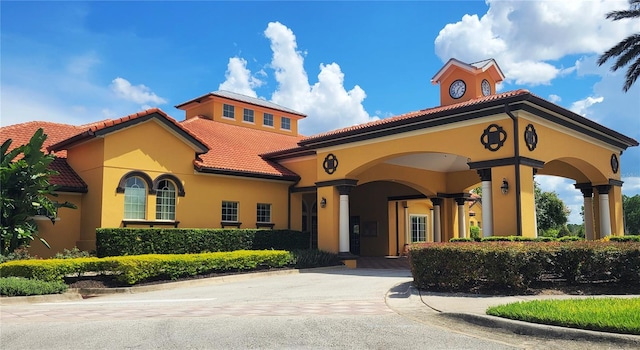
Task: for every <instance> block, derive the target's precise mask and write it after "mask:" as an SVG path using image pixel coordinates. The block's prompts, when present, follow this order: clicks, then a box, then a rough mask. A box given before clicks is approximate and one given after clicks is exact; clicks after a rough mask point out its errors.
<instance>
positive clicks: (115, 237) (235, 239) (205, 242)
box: [96, 228, 310, 257]
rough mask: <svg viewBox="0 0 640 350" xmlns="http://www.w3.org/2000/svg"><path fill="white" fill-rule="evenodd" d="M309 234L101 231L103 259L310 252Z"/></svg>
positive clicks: (98, 232) (98, 239)
mask: <svg viewBox="0 0 640 350" xmlns="http://www.w3.org/2000/svg"><path fill="white" fill-rule="evenodd" d="M309 239H310V237H309V233H303V232H300V231H293V230H258V229H176V228H99V229H96V247H97V254H98V256H99V257H105V256H122V255H142V254H198V253H205V252H230V251H236V250H250V249H253V250H261V249H281V250H294V249H307V248H309V242H310V241H309Z"/></svg>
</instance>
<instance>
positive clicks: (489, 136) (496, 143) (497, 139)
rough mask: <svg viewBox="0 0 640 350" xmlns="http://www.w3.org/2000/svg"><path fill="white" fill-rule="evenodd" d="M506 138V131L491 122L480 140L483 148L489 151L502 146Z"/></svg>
mask: <svg viewBox="0 0 640 350" xmlns="http://www.w3.org/2000/svg"><path fill="white" fill-rule="evenodd" d="M506 140H507V132H506V131H504V129H503V128H502V127H501V126H499V125H497V124H491V125H489V126H488V127H487V128H486V129H484V132H483V133H482V136H481V137H480V142H481V143H482V144H483V145H484V148H486V149H488V150H489V151H491V152H495V151H497V150H499V149H500V147H502V146H504V141H506Z"/></svg>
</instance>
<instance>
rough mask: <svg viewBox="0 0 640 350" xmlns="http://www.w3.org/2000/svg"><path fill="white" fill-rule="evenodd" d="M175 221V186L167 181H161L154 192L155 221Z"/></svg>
mask: <svg viewBox="0 0 640 350" xmlns="http://www.w3.org/2000/svg"><path fill="white" fill-rule="evenodd" d="M175 219H176V186H175V185H174V184H173V182H171V181H169V180H162V181H160V183H159V184H158V189H157V190H156V220H169V221H173V220H175Z"/></svg>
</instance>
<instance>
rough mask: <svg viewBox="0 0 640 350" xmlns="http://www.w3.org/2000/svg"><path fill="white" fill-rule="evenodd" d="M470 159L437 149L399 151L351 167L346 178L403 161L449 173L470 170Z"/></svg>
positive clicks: (423, 168) (422, 167)
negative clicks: (378, 166)
mask: <svg viewBox="0 0 640 350" xmlns="http://www.w3.org/2000/svg"><path fill="white" fill-rule="evenodd" d="M469 161H470V158H468V157H466V156H463V155H459V154H454V153H443V152H437V151H434V152H425V151H414V152H398V153H393V154H388V155H386V156H384V157H380V158H376V159H372V160H370V161H367V162H364V163H362V164H360V165H358V166H356V167H354V168H353V169H351V171H349V172H348V173H347V174H346V176H345V178H357V177H358V176H359V175H360V174H361V173H363V172H365V171H367V170H368V169H370V168H372V167H374V166H376V165H378V164H395V165H403V163H404V164H416V163H420V166H415V167H413V168H416V169H422V170H429V171H434V172H444V173H447V172H454V171H461V170H469V166H468V164H467V163H468V162H469Z"/></svg>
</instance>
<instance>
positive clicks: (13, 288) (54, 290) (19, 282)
mask: <svg viewBox="0 0 640 350" xmlns="http://www.w3.org/2000/svg"><path fill="white" fill-rule="evenodd" d="M68 288H69V287H68V286H67V285H66V284H64V282H60V281H55V282H46V281H40V280H33V279H26V278H22V277H1V278H0V295H6V296H10V297H14V296H27V295H44V294H61V293H64V292H66V291H67V289H68Z"/></svg>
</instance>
